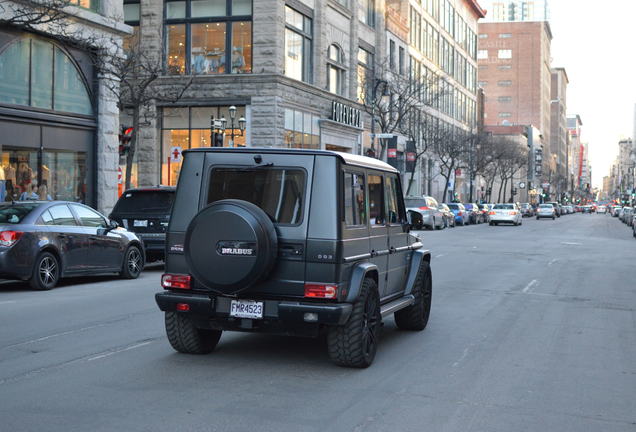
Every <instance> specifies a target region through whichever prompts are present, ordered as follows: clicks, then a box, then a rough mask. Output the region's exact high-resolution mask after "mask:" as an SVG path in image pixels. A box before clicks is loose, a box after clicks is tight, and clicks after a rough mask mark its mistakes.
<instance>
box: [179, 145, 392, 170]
mask: <svg viewBox="0 0 636 432" xmlns="http://www.w3.org/2000/svg"><path fill="white" fill-rule="evenodd" d="M191 152H195V153H199V152H203V153H270V154H272V153H273V154H277V153H278V154H298V155H312V156H336V157H338V158H340V160H341V161H342V162H344V163H345V164H347V165H354V166H359V167H363V168H372V169H378V170H382V171H389V172H394V173H397V172H398V171H397V170H396V169H395V168H393V167H392V166H391V165H389V164H388V163H385V162H382V161H381V160H378V159H373V158H369V157H366V156H359V155H354V154H350V153H341V152H336V151H330V150H307V149H276V148H268V147H245V148H236V147H200V148H194V149H189V150H184V151H183V153H191Z"/></svg>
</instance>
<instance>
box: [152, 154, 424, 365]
mask: <svg viewBox="0 0 636 432" xmlns="http://www.w3.org/2000/svg"><path fill="white" fill-rule="evenodd" d="M184 156H185V157H184V162H183V166H182V170H181V174H180V177H179V185H178V187H177V193H176V197H175V203H174V206H173V210H172V216H171V218H170V226H169V228H168V238H167V248H166V253H167V256H166V273H165V274H164V275H163V276H162V285H163V287H164V289H165V291H163V292H160V293H157V295H156V301H157V304H158V305H159V308H160V309H161V310H162V311H164V312H165V326H166V333H167V336H168V340H169V341H170V343H171V345H172V347H173V348H174V349H175V350H177V351H179V352H183V353H197V354H201V353H208V352H211V351H212V350H213V349H214V347H215V346H216V344H217V343H218V341H219V338H220V337H221V332H222V331H223V330H236V331H249V332H275V333H280V334H289V335H300V336H318V335H319V334H320V333H321V332H323V331H324V332H325V333H326V335H327V340H328V352H329V355H330V357H331V359H332V360H333V361H334V362H335V363H337V364H340V365H343V366H352V367H367V366H369V365H370V364H371V363H372V361H373V359H374V357H375V353H376V346H377V341H378V330H379V328H380V325H381V323H382V319H383V317H386V316H388V315H390V314H395V322H396V324H397V326H398V327H399V328H402V329H408V330H423V329H424V328H425V327H426V324H427V322H428V317H429V312H430V306H431V270H430V259H431V255H430V253H429V252H428V251H426V250H424V249H423V247H422V244H421V243H420V242H419V241H418V239H417V238H416V237H414V236H411V235H410V234H409V228H410V227H409V225H408V223H407V222H406V213H405V207H404V202H403V199H402V190H401V185H400V177H399V174H398V172H397V171H396V170H395V169H393V168H392V167H391V166H389V165H387V164H385V163H383V162H381V161H378V160H376V159H371V158H367V157H362V156H353V155H349V154H341V153H336V152H329V151H307V150H287V149H263V148H244V149H236V148H201V149H193V150H189V151H187V152H184Z"/></svg>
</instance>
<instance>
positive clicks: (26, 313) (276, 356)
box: [0, 214, 636, 432]
mask: <svg viewBox="0 0 636 432" xmlns="http://www.w3.org/2000/svg"><path fill="white" fill-rule="evenodd" d="M421 237H422V239H423V241H424V243H425V245H426V246H427V247H428V248H429V249H431V251H432V253H433V264H432V267H433V281H434V282H433V283H434V285H433V289H434V293H433V301H434V302H433V309H432V315H431V320H430V321H429V325H428V328H427V329H426V330H425V331H424V332H419V333H410V332H403V331H399V330H397V329H396V327H395V324H394V322H393V320H392V319H389V320H387V322H386V324H385V327H384V329H383V332H382V336H381V346H380V348H379V352H378V355H377V357H376V360H375V363H374V364H373V366H372V367H371V368H369V369H366V370H352V369H345V368H340V367H337V366H333V365H332V364H331V363H330V362H329V360H328V357H327V355H326V349H325V341H324V340H310V339H309V340H308V339H291V338H286V337H275V336H263V335H252V334H238V333H226V334H224V335H223V337H222V338H221V342H220V344H219V346H218V348H217V351H215V352H214V353H213V354H211V355H207V356H188V355H180V354H176V353H175V352H173V350H172V349H171V348H170V346H169V344H168V342H167V340H166V339H165V336H164V330H163V317H162V314H161V313H160V312H159V311H158V310H157V308H156V306H155V303H154V298H153V294H154V293H155V292H156V291H158V289H159V278H160V275H161V269H160V268H156V269H154V270H150V271H147V272H145V273H144V274H143V275H142V277H141V278H140V279H139V280H136V281H122V280H118V279H114V278H108V277H104V278H91V279H83V280H74V281H68V282H65V283H64V284H63V285H61V286H60V287H59V288H56V289H55V290H53V291H49V292H33V291H29V290H28V288H27V287H26V286H25V285H22V284H17V283H9V284H3V285H0V430H2V431H64V432H71V431H82V432H85V431H153V432H157V431H276V432H280V431H294V432H296V431H365V432H367V431H417V432H421V431H434V432H438V431H457V432H460V431H461V432H467V431H487V432H496V431H502V432H511V431H514V432H519V431H541V432H543V431H559V432H565V431H577V432H579V431H594V432H597V431H631V432H633V431H635V430H636V282H635V281H636V266H635V265H634V264H635V262H636V240H635V239H634V238H632V236H631V233H630V231H629V230H628V228H627V227H626V226H625V225H623V224H622V223H620V222H619V221H618V220H617V219H615V218H611V217H609V216H606V215H580V214H578V215H571V216H566V217H562V218H561V219H558V220H556V221H554V222H553V221H551V220H542V221H536V220H533V219H532V220H528V219H526V220H524V224H523V225H522V226H520V227H512V226H499V227H489V226H487V225H478V226H468V227H463V228H462V227H458V228H455V229H447V230H444V231H435V232H430V231H427V232H423V233H421Z"/></svg>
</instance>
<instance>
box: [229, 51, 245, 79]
mask: <svg viewBox="0 0 636 432" xmlns="http://www.w3.org/2000/svg"><path fill="white" fill-rule="evenodd" d="M244 67H245V58H244V57H243V48H241V47H233V48H232V73H241V72H243V68H244Z"/></svg>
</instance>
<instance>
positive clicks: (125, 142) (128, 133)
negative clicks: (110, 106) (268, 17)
mask: <svg viewBox="0 0 636 432" xmlns="http://www.w3.org/2000/svg"><path fill="white" fill-rule="evenodd" d="M132 133H133V128H131V127H127V126H122V127H121V133H120V134H119V155H120V156H123V155H125V154H126V153H128V151H129V150H130V140H131V139H132Z"/></svg>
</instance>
